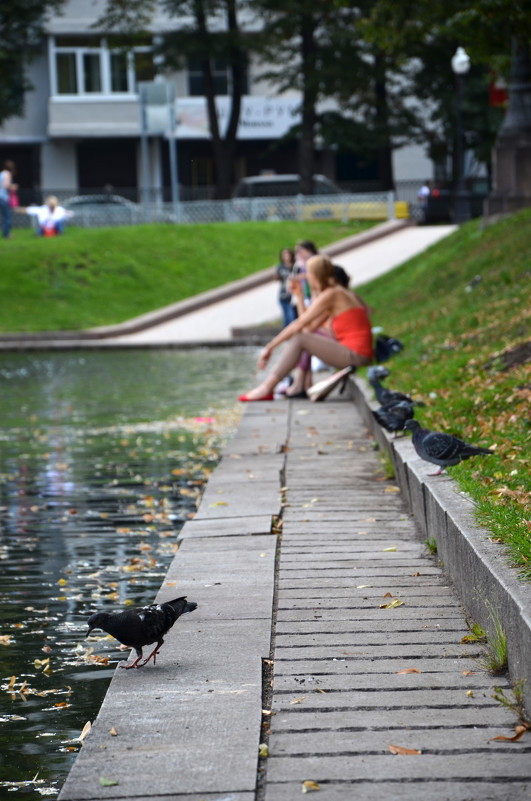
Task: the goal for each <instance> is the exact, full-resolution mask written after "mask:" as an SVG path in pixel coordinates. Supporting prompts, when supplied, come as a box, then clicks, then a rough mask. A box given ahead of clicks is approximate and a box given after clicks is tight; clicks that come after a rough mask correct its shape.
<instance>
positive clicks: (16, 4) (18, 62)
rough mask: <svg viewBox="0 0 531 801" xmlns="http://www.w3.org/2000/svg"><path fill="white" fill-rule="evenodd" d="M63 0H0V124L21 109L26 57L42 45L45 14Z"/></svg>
mask: <svg viewBox="0 0 531 801" xmlns="http://www.w3.org/2000/svg"><path fill="white" fill-rule="evenodd" d="M63 2H64V0H24V2H20V0H0V124H1V123H3V122H4V121H5V120H7V119H9V118H10V117H14V116H17V115H21V114H22V113H23V111H24V94H25V92H27V91H28V90H29V89H31V88H32V86H31V84H30V82H29V80H28V78H27V75H26V66H27V64H28V61H29V60H30V59H31V58H32V57H33V56H34V55H36V54H37V53H38V52H39V51H40V50H41V47H42V35H43V23H44V20H45V17H46V14H47V13H48V12H50V11H57V10H58V9H59V8H60V7H61V5H62V3H63Z"/></svg>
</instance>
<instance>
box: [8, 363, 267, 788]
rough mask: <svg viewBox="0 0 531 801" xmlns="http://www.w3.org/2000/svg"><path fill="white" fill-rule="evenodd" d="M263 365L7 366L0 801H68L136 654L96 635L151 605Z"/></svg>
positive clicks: (44, 364)
mask: <svg viewBox="0 0 531 801" xmlns="http://www.w3.org/2000/svg"><path fill="white" fill-rule="evenodd" d="M255 364H256V353H255V351H254V350H233V349H227V350H212V351H208V350H202V351H195V350H194V351H186V352H177V351H136V352H129V351H126V352H120V351H116V352H102V351H100V352H89V353H85V352H76V353H69V354H51V355H39V356H36V355H35V354H20V355H11V354H0V421H1V424H2V425H1V427H0V575H1V578H2V581H1V587H0V612H1V620H2V622H1V628H0V638H1V639H0V743H1V753H0V797H2V798H3V797H6V794H7V793H8V792H9V793H11V792H18V793H19V794H22V795H24V797H25V798H41V797H42V796H45V795H49V796H56V795H57V793H58V792H59V789H60V787H61V785H62V783H63V781H64V778H65V777H66V775H67V773H68V771H69V769H70V767H71V765H72V762H73V760H74V758H75V755H76V753H77V751H78V749H79V747H80V745H79V742H76V738H77V737H78V736H79V734H80V732H81V730H82V729H83V726H84V725H85V723H86V722H87V721H89V720H90V721H92V720H94V718H95V716H96V714H97V711H98V709H99V706H100V704H101V701H102V698H103V695H104V693H105V690H106V688H107V685H108V682H109V680H110V678H111V676H112V673H113V671H114V668H115V665H116V662H118V661H120V660H121V659H123V658H124V657H125V656H126V655H127V654H122V653H120V652H119V651H118V650H117V649H116V647H115V646H116V643H115V642H114V641H113V642H110V641H107V640H105V641H101V642H87V641H86V640H85V638H84V635H85V632H86V620H87V618H88V617H89V616H90V614H91V613H92V612H93V611H95V610H102V609H105V610H111V609H115V608H116V607H117V606H123V605H124V604H126V603H131V602H132V603H134V604H135V605H136V604H145V603H149V602H151V601H152V599H153V597H154V595H155V594H156V592H157V590H158V588H159V586H160V584H161V583H162V580H163V577H164V575H165V572H166V569H167V566H168V564H169V562H170V561H171V559H172V558H173V556H174V553H175V541H176V533H177V532H178V531H179V530H180V527H181V526H182V524H183V522H184V521H185V520H186V519H187V517H188V516H189V515H190V514H193V511H194V509H195V508H196V503H197V499H198V497H199V494H200V491H201V487H202V485H203V484H204V480H205V475H206V474H207V472H208V469H209V468H211V467H212V466H213V465H214V463H215V460H216V458H217V453H218V450H219V447H220V445H221V444H222V442H223V441H224V440H226V438H227V437H228V436H230V433H231V431H232V427H233V426H234V425H235V424H236V422H237V414H238V413H237V412H236V410H235V398H236V397H237V395H238V393H239V392H241V391H242V390H243V389H245V388H247V387H248V386H249V378H250V376H252V374H253V373H254V370H255ZM176 594H178V588H176Z"/></svg>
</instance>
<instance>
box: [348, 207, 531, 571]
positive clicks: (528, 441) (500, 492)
mask: <svg viewBox="0 0 531 801" xmlns="http://www.w3.org/2000/svg"><path fill="white" fill-rule="evenodd" d="M529 226H531V210H527V211H525V212H522V213H519V214H517V215H515V216H514V217H512V218H510V219H507V220H505V221H503V222H500V223H498V224H497V225H493V226H491V227H486V228H484V227H482V225H481V223H480V222H478V221H477V220H475V221H472V222H470V223H467V224H466V225H464V226H462V227H461V228H460V229H459V231H457V232H456V233H455V234H454V235H452V236H451V237H449V238H448V239H447V240H444V241H443V242H441V243H439V244H437V245H435V246H433V247H432V248H430V249H429V250H428V251H426V252H425V253H424V254H422V255H421V256H418V257H416V258H414V259H412V260H411V261H410V262H408V263H407V264H406V265H403V266H401V267H399V268H397V269H396V270H394V271H393V272H392V273H390V274H388V275H385V276H383V277H381V278H378V279H377V280H375V281H373V282H371V283H370V284H367V285H366V286H365V287H362V288H360V292H361V293H362V294H363V296H364V297H365V298H366V299H367V301H368V302H369V303H370V304H371V305H372V306H373V307H374V309H375V310H376V313H375V316H374V319H373V322H374V324H375V325H376V324H379V325H382V326H383V327H384V329H385V332H386V333H387V334H392V335H394V336H398V337H399V338H400V339H402V340H403V342H404V344H405V349H404V351H403V352H402V353H401V354H399V355H398V356H396V357H395V358H394V359H392V361H390V362H389V363H388V366H389V368H390V369H391V371H392V373H391V376H390V377H389V378H388V379H387V384H388V385H389V386H390V387H392V388H395V389H400V390H402V391H404V390H405V391H408V392H411V393H412V394H413V395H414V396H415V397H420V398H422V399H423V400H424V401H425V402H426V404H427V406H426V408H422V409H419V410H418V411H417V413H416V417H417V418H418V419H419V421H420V422H421V424H422V425H425V426H427V427H428V428H434V429H437V430H441V431H447V432H450V433H453V434H456V435H457V436H460V437H462V438H464V439H466V440H468V441H470V442H473V443H475V444H478V445H485V446H488V447H493V448H495V455H493V456H487V457H484V458H482V457H476V458H475V459H471V460H470V461H468V462H464V463H462V464H461V465H458V466H457V467H454V468H450V472H451V474H452V476H453V477H454V478H455V479H456V480H457V482H458V483H459V485H460V486H461V487H462V488H463V489H464V490H466V491H468V492H469V493H470V494H471V496H472V497H473V499H474V501H475V503H476V505H477V510H478V516H479V522H481V523H482V524H483V525H485V526H487V527H488V528H489V530H490V531H491V532H492V538H493V540H494V541H496V542H500V544H505V545H506V546H507V547H508V549H509V553H510V559H511V560H512V561H513V562H514V564H516V565H517V566H518V567H519V568H520V570H521V572H522V575H525V576H526V577H527V578H531V500H530V498H531V496H530V491H531V476H530V470H529V463H530V455H531V454H530V451H531V448H530V446H531V419H530V402H531V361H530V360H531V325H530V317H531V291H530V288H531V280H530V279H531V237H530V235H529Z"/></svg>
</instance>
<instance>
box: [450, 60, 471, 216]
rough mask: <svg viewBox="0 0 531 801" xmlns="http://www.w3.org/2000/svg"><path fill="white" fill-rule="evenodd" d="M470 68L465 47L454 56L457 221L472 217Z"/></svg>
mask: <svg viewBox="0 0 531 801" xmlns="http://www.w3.org/2000/svg"><path fill="white" fill-rule="evenodd" d="M469 69H470V57H469V55H468V53H467V52H466V50H465V49H464V48H463V47H458V48H457V50H456V51H455V53H454V55H453V56H452V70H453V71H454V74H455V78H456V123H457V130H456V162H457V190H456V193H455V221H456V223H458V224H459V223H462V222H466V221H467V220H469V219H470V201H469V198H468V194H467V191H466V188H465V152H464V148H463V78H464V76H465V75H466V74H467V72H468V71H469Z"/></svg>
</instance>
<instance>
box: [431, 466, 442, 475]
mask: <svg viewBox="0 0 531 801" xmlns="http://www.w3.org/2000/svg"><path fill="white" fill-rule="evenodd" d="M442 473H444V467H439V469H438V470H437V472H435V473H428V475H429V476H440V475H441V474H442Z"/></svg>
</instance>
